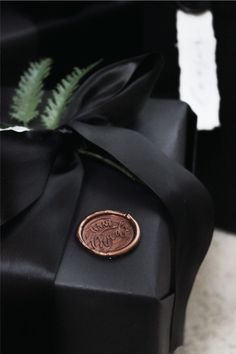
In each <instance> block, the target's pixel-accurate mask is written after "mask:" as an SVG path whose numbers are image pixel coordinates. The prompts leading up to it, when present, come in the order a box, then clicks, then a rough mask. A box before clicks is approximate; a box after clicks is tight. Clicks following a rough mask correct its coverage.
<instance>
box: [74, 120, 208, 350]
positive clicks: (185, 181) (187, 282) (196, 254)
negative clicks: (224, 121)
mask: <svg viewBox="0 0 236 354" xmlns="http://www.w3.org/2000/svg"><path fill="white" fill-rule="evenodd" d="M70 127H71V128H72V129H73V130H74V131H76V132H77V133H78V134H80V135H81V136H83V137H84V138H85V139H86V140H88V141H89V142H91V143H92V144H95V145H96V146H97V147H99V148H100V149H102V150H104V151H105V152H107V153H109V154H110V155H111V156H112V157H113V158H115V159H116V160H117V161H119V162H120V163H121V164H122V165H123V166H125V167H126V168H127V169H128V170H129V171H130V172H131V173H133V174H134V175H135V176H137V177H138V178H139V179H140V180H141V181H143V182H144V183H145V185H146V186H148V187H149V188H150V189H151V190H152V191H153V192H154V193H155V194H156V196H157V197H158V198H159V199H160V200H161V201H162V203H163V206H164V207H165V209H166V211H167V213H168V215H169V216H170V220H171V222H172V225H173V230H174V239H175V254H174V255H173V258H174V269H175V274H174V285H175V305H174V311H173V322H172V334H171V350H173V349H175V348H176V347H177V346H178V345H180V344H182V340H183V338H182V333H183V325H184V318H185V309H186V303H187V300H188V297H189V294H190V291H191V288H192V284H193V281H194V278H195V276H196V274H197V271H198V269H199V266H200V264H201V262H202V260H203V258H204V256H205V254H206V252H207V249H208V247H209V244H210V241H211V237H212V232H213V208H212V203H211V199H210V196H209V195H208V193H207V191H206V190H205V188H204V187H203V186H202V185H201V183H200V182H199V181H198V180H197V179H196V178H195V177H194V176H193V175H192V174H191V173H190V172H188V171H187V170H186V169H184V168H183V167H182V166H180V165H179V164H177V163H176V162H175V161H173V160H171V159H169V158H167V157H166V156H165V155H164V154H163V153H162V152H161V151H157V149H156V148H155V147H154V145H152V143H150V142H149V141H148V140H147V139H146V138H145V137H144V136H142V135H141V134H139V133H137V132H135V131H132V130H129V129H125V128H118V127H109V126H105V127H95V126H91V125H87V124H84V123H81V122H78V121H74V122H73V123H72V124H71V126H70Z"/></svg>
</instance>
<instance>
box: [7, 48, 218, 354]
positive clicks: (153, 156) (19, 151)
mask: <svg viewBox="0 0 236 354" xmlns="http://www.w3.org/2000/svg"><path fill="white" fill-rule="evenodd" d="M160 67H161V60H160V58H159V57H158V56H157V55H156V54H152V55H143V56H139V57H136V58H133V59H130V60H124V61H121V62H119V63H116V64H113V65H110V66H108V67H105V68H103V69H101V70H99V71H97V72H95V73H94V74H93V75H91V76H90V77H89V78H88V79H87V80H86V81H85V82H84V83H83V84H82V85H81V87H80V88H79V89H78V91H77V93H76V94H75V96H74V99H73V101H72V102H71V104H70V106H69V108H68V110H67V113H66V115H65V117H64V120H63V129H58V130H56V131H29V132H24V133H16V132H13V131H5V132H3V133H2V142H3V144H2V146H3V149H2V155H3V157H2V171H3V176H2V177H3V179H2V180H3V187H2V191H3V198H2V201H3V207H2V219H1V222H2V224H3V225H4V226H3V228H4V229H5V231H6V234H7V233H8V234H9V233H11V229H12V228H13V229H14V230H17V231H15V233H17V237H16V235H15V236H14V240H15V241H14V242H15V243H17V242H19V244H18V247H19V248H20V247H21V242H23V237H24V235H25V233H28V234H32V237H31V242H32V247H31V251H30V252H31V253H30V257H32V260H33V262H39V264H40V262H43V260H42V257H43V252H44V251H45V250H46V248H45V245H44V243H43V240H38V239H37V240H34V238H33V235H34V230H35V229H37V227H39V225H40V228H41V230H42V229H43V230H42V231H41V232H45V233H46V235H47V243H51V245H52V248H53V252H52V255H50V257H49V258H50V260H49V261H48V266H47V272H48V274H47V277H46V278H47V281H48V282H50V281H51V280H52V279H53V274H54V272H55V269H56V267H57V265H58V261H56V259H57V256H56V255H58V254H60V253H61V252H62V248H63V245H64V242H65V240H64V238H65V230H68V228H69V225H70V222H71V219H72V217H73V210H74V208H75V206H76V202H77V199H78V197H79V194H80V189H81V183H82V180H83V166H82V163H81V160H80V157H79V155H78V153H77V152H76V150H77V148H78V146H81V144H83V143H89V144H91V146H93V147H94V148H96V149H99V151H102V152H103V153H106V154H109V155H110V156H111V157H112V158H114V159H115V160H116V161H117V162H119V163H120V164H121V165H123V166H124V167H125V168H126V169H127V170H129V171H130V172H131V173H132V174H133V175H135V176H136V177H137V178H138V179H139V180H141V181H142V182H143V183H144V184H145V185H146V186H147V187H148V188H149V189H150V190H152V191H153V193H155V195H156V196H157V197H158V198H159V199H160V200H161V202H162V203H163V206H164V208H165V209H166V211H167V212H168V214H169V216H170V222H172V224H173V229H174V237H175V251H174V255H173V259H174V284H175V289H174V291H175V309H174V317H173V325H172V333H173V335H172V338H171V348H172V349H173V348H175V347H176V346H177V345H178V344H179V343H181V340H182V338H181V334H182V325H183V322H184V321H183V320H184V319H183V318H181V316H182V315H181V314H182V313H183V315H184V312H183V311H181V308H183V307H185V305H186V301H187V298H188V295H189V292H190V290H191V286H192V282H193V279H194V277H195V275H196V272H197V270H198V268H199V265H200V263H201V261H202V259H203V257H204V255H205V253H206V250H207V248H208V245H209V243H210V240H211V235H212V230H213V221H212V220H213V217H212V205H211V201H210V198H209V196H208V193H207V192H206V190H205V189H204V187H203V186H202V185H201V184H200V183H199V181H198V180H197V179H196V178H195V177H194V176H193V175H192V174H191V173H189V172H188V171H187V170H185V169H184V168H183V167H182V166H180V165H179V164H177V163H176V162H174V161H173V160H170V159H169V158H167V157H166V156H165V155H164V154H163V153H162V152H161V151H158V150H157V149H156V148H154V146H153V145H152V143H151V142H150V141H148V140H147V139H146V138H145V137H144V136H142V135H141V134H139V133H138V132H137V131H135V130H134V129H132V125H133V123H134V121H135V118H136V116H137V114H138V112H139V111H140V110H141V108H142V105H143V103H144V102H145V99H146V98H147V97H148V96H149V95H150V92H151V89H152V87H153V85H154V83H155V82H156V80H157V76H158V75H159V71H160ZM144 166H145V168H144ZM57 198H58V199H60V207H58V208H56V207H55V206H54V205H55V204H56V203H57ZM46 210H50V216H49V217H50V224H47V225H45V228H44V227H42V223H43V222H44V218H45V212H46ZM29 217H30V218H31V220H33V222H31V223H29V221H27V220H29V219H28V218H29ZM67 232H68V231H67ZM55 234H56V235H57V241H56V242H55V238H54V236H53V235H55ZM6 242H9V243H11V242H12V241H11V239H10V237H8V238H7V239H6ZM34 242H36V243H37V245H38V246H37V247H33V245H34ZM38 247H40V252H38ZM34 248H36V250H35V251H34ZM16 249H17V247H15V252H16V253H17V251H16ZM47 250H48V245H47ZM36 251H37V252H36ZM13 254H14V252H13ZM16 259H17V254H16ZM189 259H191V262H187V261H186V260H189ZM11 262H13V263H14V260H11ZM17 262H18V264H19V260H18V261H17ZM44 262H45V261H44ZM15 266H17V264H15ZM13 267H14V266H13ZM4 271H5V272H7V269H3V272H4ZM35 276H36V277H37V274H36V275H35ZM44 277H45V275H44Z"/></svg>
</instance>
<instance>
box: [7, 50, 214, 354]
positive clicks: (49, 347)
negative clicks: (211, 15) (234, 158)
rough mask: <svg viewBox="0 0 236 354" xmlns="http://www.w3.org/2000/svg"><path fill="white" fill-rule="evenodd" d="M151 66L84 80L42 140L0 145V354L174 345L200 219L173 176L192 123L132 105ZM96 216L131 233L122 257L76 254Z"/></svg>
mask: <svg viewBox="0 0 236 354" xmlns="http://www.w3.org/2000/svg"><path fill="white" fill-rule="evenodd" d="M158 58H159V56H157V55H156V54H155V55H154V54H153V55H144V56H140V57H136V58H132V59H129V60H124V61H121V62H119V63H116V64H113V65H110V66H108V67H105V68H102V69H100V70H98V71H97V72H95V73H93V74H92V75H91V76H90V77H89V78H88V79H86V80H85V82H84V83H83V84H82V85H81V87H80V88H79V89H78V91H77V93H76V94H75V97H74V99H73V100H72V102H71V104H70V106H69V108H68V109H67V112H66V115H65V117H64V121H63V122H64V124H63V125H62V126H61V127H60V128H59V129H57V130H55V131H47V130H44V131H41V130H37V129H36V130H32V131H30V132H26V133H16V132H11V131H8V132H3V133H2V141H3V153H2V154H3V158H2V159H3V177H2V180H3V192H4V193H3V198H2V199H3V212H2V223H3V239H2V240H3V242H2V245H3V247H2V249H3V252H2V255H3V257H2V288H3V294H2V308H3V326H2V329H3V353H13V352H14V353H15V351H16V350H17V351H18V353H32V352H33V353H42V352H44V353H58V354H59V353H61V354H75V353H76V354H77V353H81V354H108V353H110V352H112V353H113V354H121V353H122V354H169V353H170V352H171V351H172V350H174V349H175V348H176V347H177V346H178V345H180V344H181V343H182V340H183V326H184V317H185V309H186V304H187V299H188V296H189V293H190V291H191V287H192V284H193V281H194V278H195V276H196V272H197V270H198V268H199V266H200V263H201V261H202V259H203V257H204V255H205V253H206V251H207V249H208V246H209V242H210V239H211V235H212V209H211V203H210V200H209V198H208V195H207V193H206V191H205V190H204V188H203V187H202V186H201V185H200V184H199V182H198V181H197V180H196V179H195V178H194V177H193V176H192V175H191V174H190V173H189V172H188V171H187V170H185V169H184V168H182V167H181V165H183V166H185V167H187V168H188V169H192V166H193V165H192V163H193V156H194V136H195V117H194V115H193V113H192V112H191V110H190V109H189V108H188V106H187V105H186V104H184V103H180V102H178V101H171V100H160V99H150V98H148V99H146V100H145V98H146V97H147V96H149V93H150V91H151V88H152V87H153V84H154V82H155V81H156V77H157V75H158V73H159V68H160V65H159V64H160V60H159V59H158ZM144 102H145V104H144V106H143V103H144ZM143 107H144V108H143ZM98 156H99V158H98ZM108 161H110V162H109V163H108ZM111 162H112V163H111ZM176 162H177V163H176ZM101 210H115V211H121V212H125V213H130V214H131V215H132V216H133V217H134V218H135V219H136V220H137V221H138V223H139V225H140V229H141V241H140V243H139V244H138V245H137V247H136V248H135V249H133V250H132V251H131V252H129V253H127V254H125V255H122V256H119V257H117V258H116V257H114V258H111V259H110V258H108V257H99V256H97V255H94V254H91V253H89V252H88V251H87V250H86V249H85V248H84V247H83V246H82V245H81V244H80V243H79V241H78V240H77V238H76V230H77V227H78V224H79V223H80V222H81V221H82V220H83V219H84V218H85V217H86V216H87V215H89V214H91V213H93V212H96V211H101Z"/></svg>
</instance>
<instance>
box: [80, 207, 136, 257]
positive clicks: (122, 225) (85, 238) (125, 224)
mask: <svg viewBox="0 0 236 354" xmlns="http://www.w3.org/2000/svg"><path fill="white" fill-rule="evenodd" d="M77 237H78V239H79V240H80V242H81V243H82V244H83V246H84V247H86V248H87V249H88V250H89V251H91V252H93V253H96V254H98V255H100V256H108V257H110V256H118V255H121V254H124V253H126V252H128V251H130V250H131V249H132V248H134V247H135V246H136V245H137V243H138V241H139V239H140V229H139V225H138V223H137V221H136V220H134V218H133V217H132V216H131V215H130V214H125V213H121V212H118V211H112V210H105V211H98V212H96V213H93V214H91V215H89V216H88V217H87V218H86V219H84V220H83V221H82V222H81V224H80V225H79V227H78V231H77Z"/></svg>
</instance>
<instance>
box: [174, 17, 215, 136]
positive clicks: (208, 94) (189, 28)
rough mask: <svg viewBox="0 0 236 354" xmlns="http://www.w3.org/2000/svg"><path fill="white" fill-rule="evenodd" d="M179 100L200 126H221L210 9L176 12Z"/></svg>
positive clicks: (206, 127)
mask: <svg viewBox="0 0 236 354" xmlns="http://www.w3.org/2000/svg"><path fill="white" fill-rule="evenodd" d="M177 39H178V50H179V66H180V87H179V91H180V99H181V100H182V101H185V102H187V103H188V104H189V105H190V106H191V108H192V110H193V111H194V112H195V113H196V115H197V116H198V129H212V128H214V127H216V126H219V104H220V96H219V91H218V81H217V69H216V62H215V51H216V39H215V36H214V30H213V25H212V13H211V12H210V11H207V12H205V13H204V14H201V15H197V16H196V15H190V14H186V13H184V12H183V11H180V10H178V11H177Z"/></svg>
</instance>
